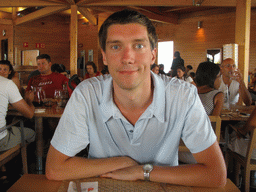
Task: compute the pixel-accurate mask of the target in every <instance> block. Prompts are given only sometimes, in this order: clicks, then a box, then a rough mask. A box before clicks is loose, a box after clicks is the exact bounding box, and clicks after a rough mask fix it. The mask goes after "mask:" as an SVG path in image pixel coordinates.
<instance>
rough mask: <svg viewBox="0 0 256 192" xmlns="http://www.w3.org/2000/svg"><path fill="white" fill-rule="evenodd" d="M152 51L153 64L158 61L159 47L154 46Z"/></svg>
mask: <svg viewBox="0 0 256 192" xmlns="http://www.w3.org/2000/svg"><path fill="white" fill-rule="evenodd" d="M151 52H152V58H151V65H153V64H154V63H155V61H156V54H157V49H156V48H154V49H153V50H152V51H151Z"/></svg>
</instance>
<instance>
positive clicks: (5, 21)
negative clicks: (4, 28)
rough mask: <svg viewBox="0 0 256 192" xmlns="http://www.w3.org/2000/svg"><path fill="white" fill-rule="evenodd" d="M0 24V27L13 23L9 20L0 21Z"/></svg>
mask: <svg viewBox="0 0 256 192" xmlns="http://www.w3.org/2000/svg"><path fill="white" fill-rule="evenodd" d="M0 24H1V25H12V24H13V22H12V20H10V19H0Z"/></svg>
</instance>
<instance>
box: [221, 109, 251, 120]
mask: <svg viewBox="0 0 256 192" xmlns="http://www.w3.org/2000/svg"><path fill="white" fill-rule="evenodd" d="M254 108H255V105H251V106H241V105H236V106H233V107H232V109H223V110H222V112H221V115H220V117H221V120H222V121H247V119H248V118H249V117H250V114H251V113H252V111H253V109H254Z"/></svg>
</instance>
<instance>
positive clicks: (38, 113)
mask: <svg viewBox="0 0 256 192" xmlns="http://www.w3.org/2000/svg"><path fill="white" fill-rule="evenodd" d="M42 110H44V112H42ZM63 111H64V108H61V107H57V106H56V105H53V106H52V107H37V108H36V109H35V114H34V117H35V132H36V151H37V171H38V173H39V174H43V149H44V146H43V118H60V117H61V115H62V113H63ZM7 115H14V116H22V115H21V114H20V113H19V112H18V111H16V110H9V111H8V113H7Z"/></svg>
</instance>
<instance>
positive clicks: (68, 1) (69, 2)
mask: <svg viewBox="0 0 256 192" xmlns="http://www.w3.org/2000/svg"><path fill="white" fill-rule="evenodd" d="M66 1H67V3H68V4H70V5H75V4H76V2H75V1H74V0H66Z"/></svg>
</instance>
